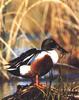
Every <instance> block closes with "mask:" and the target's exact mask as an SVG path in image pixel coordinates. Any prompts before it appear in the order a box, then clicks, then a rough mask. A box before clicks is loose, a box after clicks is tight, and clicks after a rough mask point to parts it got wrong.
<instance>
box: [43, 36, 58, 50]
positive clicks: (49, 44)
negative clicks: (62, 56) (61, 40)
mask: <svg viewBox="0 0 79 100" xmlns="http://www.w3.org/2000/svg"><path fill="white" fill-rule="evenodd" d="M56 47H57V44H56V42H55V41H54V40H53V39H52V38H47V39H45V40H44V41H43V42H42V45H41V49H42V50H53V49H55V48H56Z"/></svg>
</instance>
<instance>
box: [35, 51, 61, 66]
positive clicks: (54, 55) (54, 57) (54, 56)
mask: <svg viewBox="0 0 79 100" xmlns="http://www.w3.org/2000/svg"><path fill="white" fill-rule="evenodd" d="M47 54H48V55H49V56H50V57H51V59H52V62H53V63H54V64H55V63H57V62H58V59H59V56H58V53H57V51H56V50H51V51H43V52H41V53H40V54H38V56H37V57H36V58H35V60H36V59H39V58H42V57H44V56H45V55H47Z"/></svg>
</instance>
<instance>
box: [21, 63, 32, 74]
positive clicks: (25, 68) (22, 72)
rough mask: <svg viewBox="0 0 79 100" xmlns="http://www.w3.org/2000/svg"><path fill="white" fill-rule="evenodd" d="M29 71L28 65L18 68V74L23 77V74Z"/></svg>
mask: <svg viewBox="0 0 79 100" xmlns="http://www.w3.org/2000/svg"><path fill="white" fill-rule="evenodd" d="M29 71H31V66H29V65H22V66H20V74H21V75H25V74H27V73H29Z"/></svg>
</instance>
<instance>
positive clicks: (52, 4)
mask: <svg viewBox="0 0 79 100" xmlns="http://www.w3.org/2000/svg"><path fill="white" fill-rule="evenodd" d="M49 36H51V37H52V38H53V39H55V40H56V41H57V42H58V43H59V44H60V45H61V46H62V47H64V48H65V49H66V50H67V51H69V52H70V53H69V54H68V55H66V56H65V57H64V58H63V59H62V62H61V59H60V62H61V63H67V64H70V65H73V66H75V67H79V0H73V1H71V0H0V96H1V97H4V96H6V95H7V94H9V93H11V91H12V93H13V91H15V87H16V84H14V81H13V82H12V83H11V82H10V81H11V79H13V80H15V83H16V80H19V79H16V78H15V77H13V76H11V75H10V74H9V73H7V71H6V66H4V65H5V64H7V63H8V61H9V60H11V59H14V58H16V57H17V56H19V55H20V54H21V53H22V52H24V51H26V50H28V49H29V48H32V47H36V48H38V49H39V48H40V45H41V43H42V41H43V40H44V39H45V38H46V37H49ZM73 80H74V79H73ZM73 80H72V81H73ZM7 82H8V83H7ZM77 84H78V77H77ZM11 85H12V86H13V87H12V86H11ZM6 91H8V92H7V93H6Z"/></svg>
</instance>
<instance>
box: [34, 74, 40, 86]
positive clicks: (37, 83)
mask: <svg viewBox="0 0 79 100" xmlns="http://www.w3.org/2000/svg"><path fill="white" fill-rule="evenodd" d="M35 83H36V85H39V76H38V75H36V80H35Z"/></svg>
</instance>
